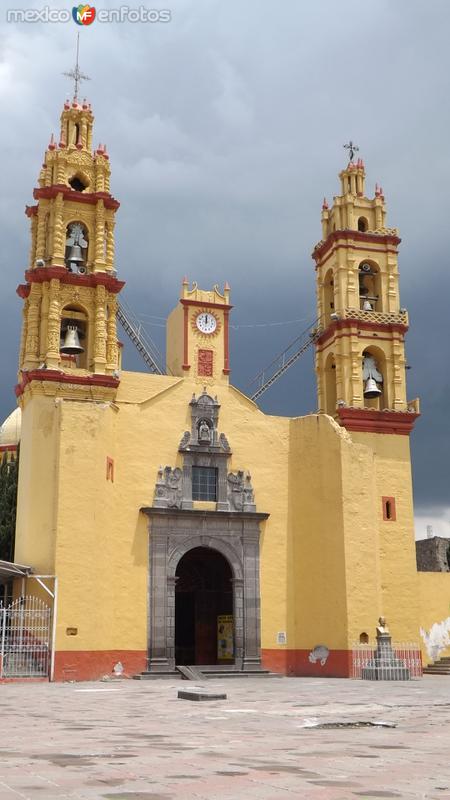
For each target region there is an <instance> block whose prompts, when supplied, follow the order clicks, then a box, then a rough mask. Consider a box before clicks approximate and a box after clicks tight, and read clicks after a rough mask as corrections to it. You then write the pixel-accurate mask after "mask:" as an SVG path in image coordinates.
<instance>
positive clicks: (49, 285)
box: [15, 98, 439, 680]
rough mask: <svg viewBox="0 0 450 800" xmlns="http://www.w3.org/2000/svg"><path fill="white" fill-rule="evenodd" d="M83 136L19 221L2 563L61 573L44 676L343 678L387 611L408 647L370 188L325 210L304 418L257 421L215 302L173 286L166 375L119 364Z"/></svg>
mask: <svg viewBox="0 0 450 800" xmlns="http://www.w3.org/2000/svg"><path fill="white" fill-rule="evenodd" d="M92 141H93V115H92V110H91V108H90V106H89V105H88V104H87V103H80V102H79V101H78V100H77V99H76V98H75V99H74V101H73V102H72V103H69V102H66V104H65V106H64V109H63V111H62V114H61V130H60V136H59V141H58V142H56V141H55V140H54V139H53V137H52V140H51V142H50V144H49V146H48V148H47V150H46V153H45V159H44V164H43V167H42V170H41V173H40V176H39V182H38V186H37V188H36V189H35V190H34V199H35V204H34V205H32V206H30V207H28V208H27V215H28V217H29V219H30V223H31V251H30V259H29V266H28V269H27V270H26V273H25V282H24V283H23V284H21V285H20V286H19V288H18V294H19V297H20V298H21V299H22V302H23V327H22V340H21V347H20V363H19V379H18V384H17V387H16V394H17V398H18V403H19V405H20V408H21V410H22V423H21V437H20V471H19V491H18V508H17V529H16V550H15V561H16V562H17V563H19V564H27V565H31V566H32V568H33V571H34V572H35V573H39V574H43V575H51V576H55V578H57V583H58V593H57V604H56V603H55V647H54V678H55V679H56V680H58V679H64V678H65V677H67V676H68V675H69V676H70V677H71V678H75V679H77V680H83V679H91V678H98V677H101V676H102V675H104V674H110V673H111V671H112V669H113V667H114V664H116V663H118V662H120V663H121V664H122V665H123V669H124V671H125V673H126V674H129V675H133V674H136V673H139V672H142V671H149V672H152V673H158V674H161V673H170V672H172V671H173V670H174V669H175V667H176V665H177V664H178V665H179V664H198V665H204V666H205V665H206V666H209V667H216V668H217V669H218V670H220V669H224V668H230V669H234V670H238V671H247V672H248V671H250V672H251V671H255V670H256V671H258V670H260V669H261V668H263V667H264V668H266V669H270V670H274V671H276V672H281V673H284V674H293V675H329V676H330V675H332V676H342V677H345V676H348V675H349V674H350V667H351V664H350V658H351V649H352V646H353V644H354V643H355V642H358V641H366V638H365V637H368V636H371V635H372V633H373V631H374V629H375V625H376V621H377V619H378V617H379V616H380V615H385V616H386V618H387V619H388V621H389V625H390V628H391V630H392V632H393V635H394V636H395V638H396V639H397V640H402V641H418V639H419V626H420V624H422V617H421V613H422V612H421V594H420V590H419V587H418V575H417V571H416V562H415V547H414V527H413V498H412V485H411V463H410V450H409V434H410V432H411V431H412V429H413V425H414V422H415V420H416V418H417V417H418V414H419V406H418V401H417V400H414V401H412V402H410V401H408V399H407V394H406V383H405V344H404V340H405V335H406V332H407V330H408V315H407V312H406V310H405V309H403V308H402V307H401V303H400V295H399V275H398V264H397V254H398V246H399V243H400V239H399V236H398V232H397V230H396V229H394V228H388V227H387V226H386V207H385V202H384V196H383V192H382V190H381V189H378V188H377V190H376V192H375V196H374V197H373V198H368V197H367V196H366V193H365V185H364V184H365V170H364V165H363V163H362V161H361V160H358V161H357V162H356V163H354V162H353V161H351V162H350V163H349V164H348V166H347V167H346V168H345V169H344V170H343V171H342V172H341V174H340V181H341V191H340V194H339V195H337V196H336V197H335V198H334V200H333V203H332V205H331V207H328V204H327V203H326V201H324V206H323V211H322V240H321V241H320V242H319V243H318V244H317V245H316V247H315V248H314V251H313V259H314V262H315V267H316V274H317V306H318V318H319V323H318V327H317V329H316V330H315V331H314V346H315V349H316V375H317V385H318V412H317V413H316V414H310V415H307V416H304V417H297V418H287V417H275V416H269V415H266V414H264V413H263V412H262V411H261V410H260V409H259V408H258V406H257V405H256V404H255V403H254V402H253V401H252V400H251V399H250V398H248V397H246V396H245V395H243V394H242V393H241V392H240V391H239V390H237V389H236V388H235V387H233V385H232V384H231V383H230V361H229V345H228V330H229V317H230V313H231V310H232V306H231V297H230V289H229V287H228V286H227V285H226V284H225V286H224V288H223V289H222V288H220V287H218V286H214V287H212V288H211V287H208V288H206V289H201V288H199V287H198V286H197V285H196V284H195V283H194V284H193V285H191V284H190V283H189V282H188V281H187V280H186V279H185V280H184V281H183V284H182V287H181V294H180V297H179V301H178V303H177V305H176V307H175V309H174V311H173V312H172V313H171V315H170V316H169V319H168V322H167V374H147V373H133V372H126V371H124V370H122V369H121V363H120V346H119V342H118V339H117V315H118V310H119V299H120V292H121V289H122V288H123V286H124V283H123V281H122V279H121V276H118V274H117V271H116V268H115V260H114V219H115V213H116V211H117V209H118V207H119V203H118V202H117V200H115V199H114V197H113V196H112V195H111V192H110V163H109V156H108V154H107V152H106V148H105V147H104V146H99V147H98V148H97V149H96V150H95V151H94V150H93V147H92ZM426 591H428V589H427V590H426ZM433 613H439V612H437V611H436V609H435V608H434V611H433ZM425 623H426V624H428V623H427V621H425ZM320 648H322V650H320ZM315 652H316V653H317V652H321V653H322V654H323V653H326V656H325V657H322V658H319V659H318V658H315V656H314V653H315Z"/></svg>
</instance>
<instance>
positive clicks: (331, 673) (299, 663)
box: [261, 649, 352, 678]
mask: <svg viewBox="0 0 450 800" xmlns="http://www.w3.org/2000/svg"><path fill="white" fill-rule="evenodd" d="M310 653H311V650H268V649H263V650H262V651H261V655H262V663H263V666H264V667H265V669H270V671H271V672H278V673H281V674H282V675H290V676H296V677H308V678H349V677H350V675H351V663H352V662H351V659H352V654H351V651H350V650H330V654H329V656H328V658H327V660H326V662H325V664H321V663H320V661H316V662H315V663H312V662H311V661H310V660H309V655H310Z"/></svg>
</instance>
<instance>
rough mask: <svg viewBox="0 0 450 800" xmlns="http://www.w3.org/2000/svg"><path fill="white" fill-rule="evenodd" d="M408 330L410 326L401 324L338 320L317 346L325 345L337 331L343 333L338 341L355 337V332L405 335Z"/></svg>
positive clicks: (321, 337)
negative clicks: (345, 337)
mask: <svg viewBox="0 0 450 800" xmlns="http://www.w3.org/2000/svg"><path fill="white" fill-rule="evenodd" d="M349 328H350V329H351V328H353V330H349ZM408 329H409V326H408V325H402V324H401V323H400V322H365V321H364V320H361V319H337V320H333V322H330V324H329V325H328V328H327V329H326V330H325V331H324V332H323V333H321V334H320V336H319V338H318V339H317V345H324V344H325V343H326V342H328V340H329V339H332V338H333V336H335V334H336V331H343V333H341V335H340V336H335V338H336V339H339V338H341V337H342V336H352V335H355V332H359V331H382V332H383V333H386V332H389V333H400V334H402V335H405V333H407V331H408ZM380 338H381V337H380Z"/></svg>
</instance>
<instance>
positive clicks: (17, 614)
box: [0, 595, 52, 678]
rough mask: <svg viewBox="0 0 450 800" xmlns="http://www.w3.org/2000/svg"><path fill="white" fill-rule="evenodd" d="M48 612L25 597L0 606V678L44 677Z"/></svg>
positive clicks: (36, 600)
mask: <svg viewBox="0 0 450 800" xmlns="http://www.w3.org/2000/svg"><path fill="white" fill-rule="evenodd" d="M51 622H52V609H51V608H50V607H49V606H47V605H46V603H44V602H43V601H42V600H41V599H40V598H39V597H33V596H31V595H27V596H26V597H19V598H18V599H17V600H14V601H13V602H12V603H11V604H10V605H9V606H6V607H0V678H35V677H42V678H44V677H48V675H49V670H50V650H51Z"/></svg>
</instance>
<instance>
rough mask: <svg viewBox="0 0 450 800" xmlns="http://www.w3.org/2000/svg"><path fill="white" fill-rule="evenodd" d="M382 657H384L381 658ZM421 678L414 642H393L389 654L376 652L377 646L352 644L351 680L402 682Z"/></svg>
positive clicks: (419, 653) (420, 658)
mask: <svg viewBox="0 0 450 800" xmlns="http://www.w3.org/2000/svg"><path fill="white" fill-rule="evenodd" d="M383 656H384V657H383ZM405 670H407V671H408V673H409V675H408V679H409V678H421V677H422V674H423V670H422V654H421V651H420V647H419V645H418V644H417V643H415V642H406V643H405V642H397V643H395V642H393V643H392V649H391V650H390V652H389V653H385V654H383V652H381V653H380V651H379V650H377V645H376V644H373V645H370V644H354V645H353V647H352V674H351V677H352V678H361V679H367V680H380V681H382V680H403V679H405Z"/></svg>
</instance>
